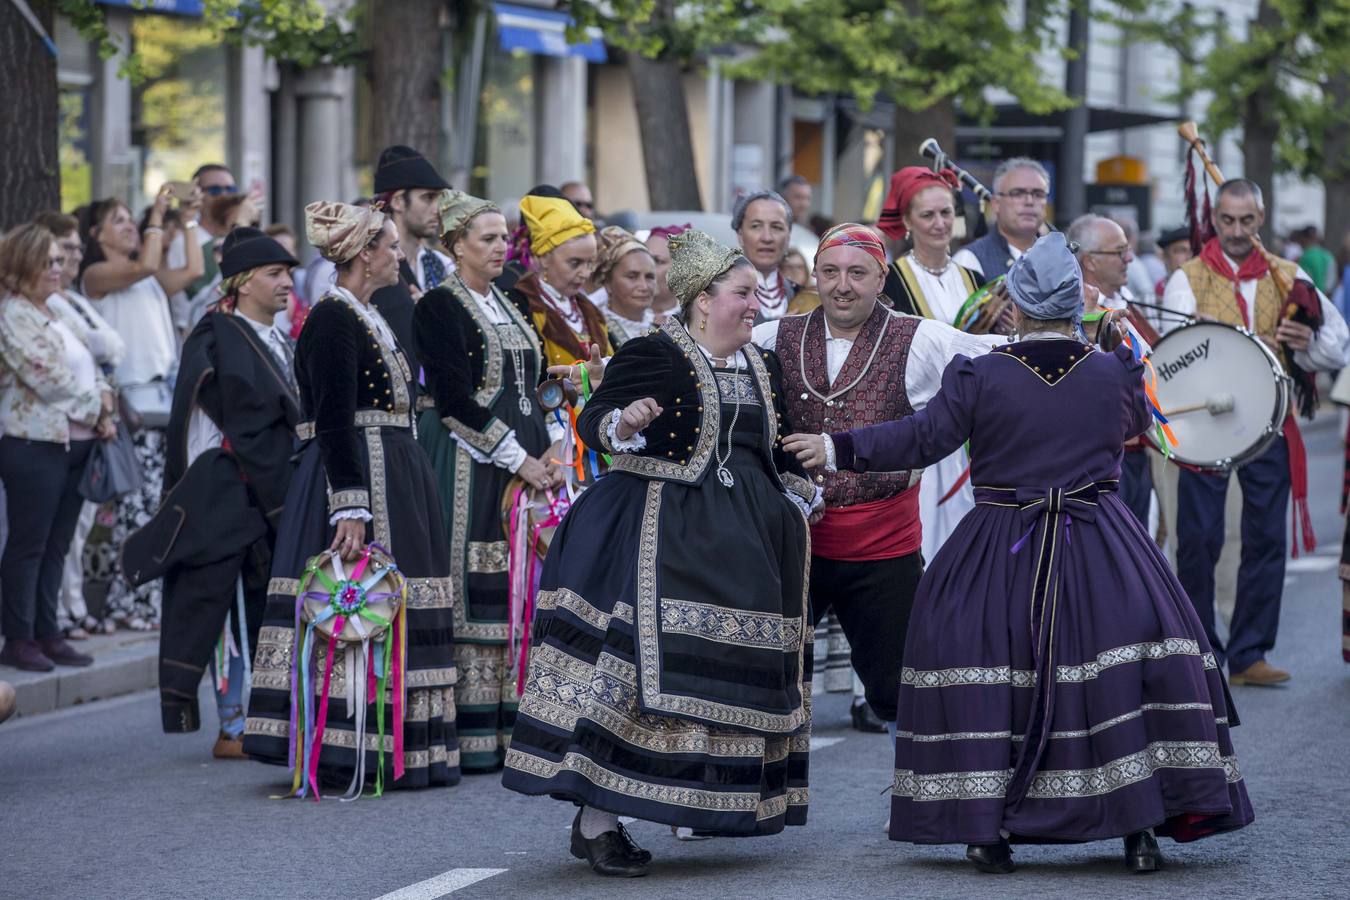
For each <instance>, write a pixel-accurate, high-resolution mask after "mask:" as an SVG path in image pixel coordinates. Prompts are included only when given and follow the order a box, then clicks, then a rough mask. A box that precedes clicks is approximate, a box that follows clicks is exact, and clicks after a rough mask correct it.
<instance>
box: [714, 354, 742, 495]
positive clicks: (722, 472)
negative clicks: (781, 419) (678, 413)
mask: <svg viewBox="0 0 1350 900" xmlns="http://www.w3.org/2000/svg"><path fill="white" fill-rule="evenodd" d="M736 353H737V355H736V357H735V365H736V368H735V369H734V370H733V374H732V378H733V379H736V378H739V377H740V372H741V357H740V355H739V354H740V351H739V350H738V351H736ZM713 382H714V383H718V382H717V373H716V372H714V373H713ZM717 392H718V398H717V402H718V403H721V402H722V397H721V393H722V388H721V384H720V383H718V389H717ZM734 393H735V397H733V398H732V411H731V424H730V425H729V426H728V427H727V455H726V456H725V457H723V456H722V438H721V437H720V436H719V437H718V439H717V442H716V443H714V444H713V454H714V455H715V456H716V457H717V480H718V481H720V482H722V486H723V487H725V488H732V487H735V485H736V478H735V476H733V475H732V474H731V470H730V469H728V468H727V463H728V462H730V461H731V442H732V438H733V437H734V436H735V434H736V420H737V419H739V418H740V416H741V392H740V390H739V385H737V387H736V389H735V391H734Z"/></svg>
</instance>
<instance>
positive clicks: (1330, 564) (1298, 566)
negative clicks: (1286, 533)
mask: <svg viewBox="0 0 1350 900" xmlns="http://www.w3.org/2000/svg"><path fill="white" fill-rule="evenodd" d="M1339 564H1340V560H1339V559H1338V558H1337V557H1335V556H1324V555H1318V556H1304V557H1302V558H1300V559H1290V560H1286V561H1285V564H1284V570H1285V571H1286V572H1326V571H1328V570H1329V569H1334V568H1336V567H1337V566H1338V565H1339Z"/></svg>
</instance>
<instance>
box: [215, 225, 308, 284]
mask: <svg viewBox="0 0 1350 900" xmlns="http://www.w3.org/2000/svg"><path fill="white" fill-rule="evenodd" d="M276 263H282V264H284V265H286V266H290V267H292V268H293V267H295V266H298V265H300V261H299V260H298V259H296V258H295V257H294V256H291V255H290V254H289V253H287V252H286V248H285V247H283V246H281V244H279V243H277V241H276V240H275V239H273V238H270V237H268V236H267V235H265V234H263V233H262V232H261V231H259V230H258V229H256V228H251V227H249V226H247V225H244V226H242V227H239V228H236V229H235V230H234V231H231V232H230V233H229V234H227V235H225V241H224V243H222V244H221V245H220V277H221V278H230V277H233V276H235V275H238V274H239V273H240V272H247V271H248V270H249V269H257V268H259V267H261V266H270V265H274V264H276Z"/></svg>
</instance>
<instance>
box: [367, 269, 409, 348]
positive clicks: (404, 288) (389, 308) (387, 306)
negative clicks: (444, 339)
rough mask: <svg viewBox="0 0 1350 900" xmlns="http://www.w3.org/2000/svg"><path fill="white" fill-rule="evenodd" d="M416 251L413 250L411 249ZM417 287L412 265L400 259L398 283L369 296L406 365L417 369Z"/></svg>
mask: <svg viewBox="0 0 1350 900" xmlns="http://www.w3.org/2000/svg"><path fill="white" fill-rule="evenodd" d="M413 252H414V253H415V252H416V251H415V250H414V251H413ZM414 287H417V277H416V276H415V275H414V274H413V270H412V266H410V265H408V261H407V260H406V259H405V260H402V261H401V262H400V263H399V264H398V283H397V284H391V285H389V286H388V287H382V288H380V289H379V290H378V291H376V292H375V293H374V294H372V295H371V296H370V303H371V305H372V306H374V307H375V308H376V309H378V310H379V311H380V315H382V316H384V320H385V321H386V322H388V323H389V327H390V329H392V330H393V332H394V337H396V338H398V344H399V347H400V348H401V349H402V350H403V353H404V356H405V357H407V360H408V366H409V367H410V368H411V369H412V370H413V371H414V372H416V371H417V365H418V360H417V349H416V347H414V346H413V344H414V341H413V333H412V332H413V324H412V323H413V310H415V309H416V308H417V301H416V300H414V299H413V295H412V289H413V288H414Z"/></svg>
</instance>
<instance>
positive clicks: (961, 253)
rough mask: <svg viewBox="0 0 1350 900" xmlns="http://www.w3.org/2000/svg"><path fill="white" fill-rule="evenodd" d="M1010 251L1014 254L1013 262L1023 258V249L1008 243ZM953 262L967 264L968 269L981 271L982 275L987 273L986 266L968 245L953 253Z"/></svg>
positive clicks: (960, 264)
mask: <svg viewBox="0 0 1350 900" xmlns="http://www.w3.org/2000/svg"><path fill="white" fill-rule="evenodd" d="M1008 252H1009V253H1010V254H1012V259H1013V262H1017V261H1018V260H1019V259H1021V258H1022V251H1021V250H1018V249H1017V248H1016V247H1014V246H1013V245H1012V244H1009V245H1008ZM952 262H954V263H956V264H957V265H958V266H965V267H966V268H967V269H971V270H973V271H975V272H979V273H980V274H981V275H984V274H985V271H984V266H981V265H980V261H979V260H978V259H977V258H976V257H975V254H974V253H972V252H970V249H969V248H968V247H962V248H961V249H960V250H957V251H956V252H955V253H953V254H952ZM996 274H1007V273H996Z"/></svg>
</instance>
